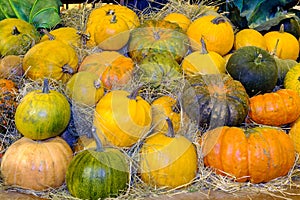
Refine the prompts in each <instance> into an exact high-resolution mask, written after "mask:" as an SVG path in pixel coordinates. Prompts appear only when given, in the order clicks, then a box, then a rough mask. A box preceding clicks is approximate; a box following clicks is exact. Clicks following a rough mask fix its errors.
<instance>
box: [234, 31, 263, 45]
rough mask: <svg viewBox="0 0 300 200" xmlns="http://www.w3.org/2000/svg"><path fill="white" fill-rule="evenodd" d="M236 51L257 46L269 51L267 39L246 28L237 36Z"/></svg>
mask: <svg viewBox="0 0 300 200" xmlns="http://www.w3.org/2000/svg"><path fill="white" fill-rule="evenodd" d="M233 46H234V49H239V48H241V47H244V46H256V47H259V48H262V49H264V50H267V44H266V39H265V38H264V36H263V35H262V34H261V33H260V32H258V31H257V30H255V29H251V28H246V29H242V30H240V31H239V32H237V33H236V34H235V37H234V44H233Z"/></svg>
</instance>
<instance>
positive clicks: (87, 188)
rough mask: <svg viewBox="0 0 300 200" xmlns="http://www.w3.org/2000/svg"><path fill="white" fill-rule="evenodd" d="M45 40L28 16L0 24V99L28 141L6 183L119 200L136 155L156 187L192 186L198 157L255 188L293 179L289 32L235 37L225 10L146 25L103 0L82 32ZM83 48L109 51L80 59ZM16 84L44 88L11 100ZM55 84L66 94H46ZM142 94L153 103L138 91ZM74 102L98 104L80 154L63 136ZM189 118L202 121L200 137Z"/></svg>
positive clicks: (299, 143)
mask: <svg viewBox="0 0 300 200" xmlns="http://www.w3.org/2000/svg"><path fill="white" fill-rule="evenodd" d="M40 32H42V33H43V34H42V36H41V35H40ZM40 32H38V31H37V30H36V28H35V27H34V26H33V25H31V24H29V23H28V22H25V21H22V20H20V19H13V18H10V19H4V20H2V21H0V56H1V60H0V73H1V78H2V79H1V80H0V84H1V93H0V103H1V104H5V105H10V108H16V109H15V112H14V113H13V118H14V122H15V126H16V128H17V130H18V131H19V132H20V133H21V134H22V136H23V137H22V138H20V139H19V140H17V141H16V142H14V143H13V144H12V145H11V146H10V147H8V149H7V150H6V151H5V153H4V155H3V158H2V161H1V175H2V177H3V180H4V183H5V184H6V185H13V186H18V187H22V188H25V189H33V190H39V191H42V190H46V189H49V188H57V187H59V186H61V185H62V184H63V183H66V185H67V188H68V190H69V192H70V194H72V195H74V196H75V197H78V198H82V199H98V198H106V197H116V196H118V195H119V194H120V193H122V192H125V191H126V190H127V189H128V188H129V185H130V184H131V178H132V177H131V176H130V171H131V169H130V163H131V162H133V161H132V158H131V157H130V156H129V154H128V153H127V150H128V149H131V150H132V149H133V148H134V147H135V148H137V150H138V152H139V156H138V159H136V160H134V162H136V163H137V166H139V167H138V175H139V176H140V178H141V181H143V182H144V183H145V184H147V185H149V186H151V187H165V188H176V187H181V186H187V185H189V184H191V183H192V182H193V181H194V180H195V179H197V173H198V170H200V168H202V167H203V166H202V165H201V163H202V161H203V163H204V166H205V167H209V168H211V169H213V170H214V172H216V173H218V174H221V175H224V176H227V177H229V178H232V179H233V180H234V181H239V182H246V181H250V182H252V183H264V182H268V181H270V180H273V179H275V178H277V177H281V176H285V175H287V174H288V172H289V171H290V170H291V169H292V167H293V166H294V163H295V157H296V153H297V152H300V138H299V137H300V135H299V134H300V132H299V130H300V129H299V128H298V126H300V119H299V117H300V96H299V95H300V86H299V85H300V81H299V78H298V77H299V76H300V64H298V62H297V59H298V56H299V40H298V38H296V37H295V36H294V35H292V34H291V33H288V32H285V30H284V27H283V26H282V27H281V29H280V30H278V31H270V32H268V33H266V34H264V35H262V34H261V33H260V32H258V31H256V30H254V29H243V30H239V31H237V30H234V29H233V26H232V25H231V23H230V21H228V19H226V18H224V17H223V16H222V15H220V14H218V13H217V12H215V13H214V14H212V12H210V13H209V14H204V15H203V16H199V17H198V18H197V19H193V20H191V19H189V18H188V17H187V16H185V15H184V14H182V13H169V14H167V15H166V16H164V18H162V19H155V20H154V19H147V20H141V19H140V18H139V17H138V15H137V14H136V13H135V12H134V11H132V10H130V9H129V8H127V7H125V6H122V5H116V4H104V5H101V6H99V7H96V8H93V10H92V12H91V13H90V15H89V17H88V20H87V24H86V30H85V32H84V33H78V31H77V30H76V29H75V28H73V27H61V28H57V29H54V30H51V31H49V32H48V31H47V30H45V29H43V30H40ZM83 45H84V47H85V48H91V49H93V48H98V49H100V50H101V51H98V52H92V53H90V54H88V55H86V56H84V57H83V58H80V57H79V53H78V49H80V48H82V47H83ZM124 51H126V53H122V52H124ZM20 76H21V77H22V76H23V77H25V78H26V79H28V80H30V81H40V80H43V84H42V86H41V88H42V89H41V90H34V91H31V92H29V93H28V94H26V95H24V97H23V98H22V99H21V100H20V101H17V100H15V101H12V98H15V99H16V93H17V91H18V89H20V90H21V88H16V87H15V86H14V83H13V81H12V80H15V78H16V77H20ZM49 79H51V80H55V81H58V82H60V83H62V84H63V85H64V89H65V90H64V91H65V92H64V93H62V92H58V91H55V90H51V89H49V83H48V82H49ZM133 82H134V83H138V84H136V85H134V86H133V85H132V87H130V89H128V85H130V84H131V83H133ZM145 88H146V89H149V88H150V89H151V91H154V92H153V93H152V98H148V99H147V98H145V97H144V96H143V95H142V93H141V91H143V90H145ZM7 95H10V96H12V98H5V96H7ZM72 103H76V104H82V105H86V106H89V107H93V108H94V113H93V128H92V130H87V133H88V134H87V135H90V136H92V137H91V138H85V139H86V140H88V141H90V142H89V143H86V145H84V148H83V149H77V150H74V149H72V148H71V147H70V145H69V144H68V143H67V142H66V141H65V140H63V139H62V138H61V134H62V133H63V132H64V130H65V129H66V128H67V126H68V124H69V123H70V119H71V115H72V112H71V107H72V105H71V104H72ZM7 109H8V108H7V106H6V107H0V111H1V112H4V111H7ZM183 118H188V119H189V121H183ZM0 119H1V121H2V124H5V119H2V118H0ZM186 122H187V123H195V124H196V126H197V130H195V133H192V134H194V135H195V136H197V137H195V138H197V139H196V141H193V140H192V139H191V138H190V137H188V135H191V133H188V131H191V130H189V129H185V127H186V126H184V125H183V123H186ZM287 126H288V127H290V129H289V131H288V132H287V131H285V130H286V129H285V130H284V129H283V127H287ZM0 130H1V129H0ZM84 137H86V135H82V136H81V137H80V139H82V140H84ZM80 139H79V140H78V141H80ZM91 141H93V142H91ZM199 150H200V151H199ZM136 163H135V164H136Z"/></svg>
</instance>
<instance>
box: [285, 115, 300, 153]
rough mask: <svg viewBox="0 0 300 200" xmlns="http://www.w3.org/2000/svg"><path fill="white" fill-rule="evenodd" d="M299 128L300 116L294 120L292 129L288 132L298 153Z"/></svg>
mask: <svg viewBox="0 0 300 200" xmlns="http://www.w3.org/2000/svg"><path fill="white" fill-rule="evenodd" d="M299 130H300V118H298V119H297V120H296V121H294V122H293V123H292V124H291V129H290V130H289V132H288V135H289V136H290V138H291V139H292V141H293V143H294V146H295V150H296V152H297V153H300V140H299V139H300V135H299V134H300V132H299Z"/></svg>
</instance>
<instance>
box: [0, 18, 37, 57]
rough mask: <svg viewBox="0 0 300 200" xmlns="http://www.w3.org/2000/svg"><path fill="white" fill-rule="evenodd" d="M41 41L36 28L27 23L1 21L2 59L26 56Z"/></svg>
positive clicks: (0, 44)
mask: <svg viewBox="0 0 300 200" xmlns="http://www.w3.org/2000/svg"><path fill="white" fill-rule="evenodd" d="M39 40H40V35H39V33H38V32H37V30H36V29H35V27H34V26H33V25H31V24H29V23H28V22H26V21H23V20H21V19H15V18H8V19H3V20H1V21H0V57H2V56H6V55H24V54H25V53H26V52H27V51H28V50H29V49H30V48H31V47H33V46H34V45H35V44H36V43H38V42H39Z"/></svg>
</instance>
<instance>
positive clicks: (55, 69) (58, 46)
mask: <svg viewBox="0 0 300 200" xmlns="http://www.w3.org/2000/svg"><path fill="white" fill-rule="evenodd" d="M77 66H78V56H77V54H76V51H75V49H73V48H72V47H71V46H70V45H68V44H66V43H63V42H61V41H59V40H47V41H44V42H41V43H39V44H37V45H35V46H34V47H32V48H31V49H30V50H29V51H28V52H27V53H26V54H25V56H24V59H23V70H24V71H25V72H26V73H25V74H26V76H27V77H28V78H30V79H32V80H37V79H44V78H53V79H55V80H59V81H62V82H63V83H66V82H67V81H68V80H69V79H70V77H71V76H72V75H73V74H74V73H76V72H77Z"/></svg>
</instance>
